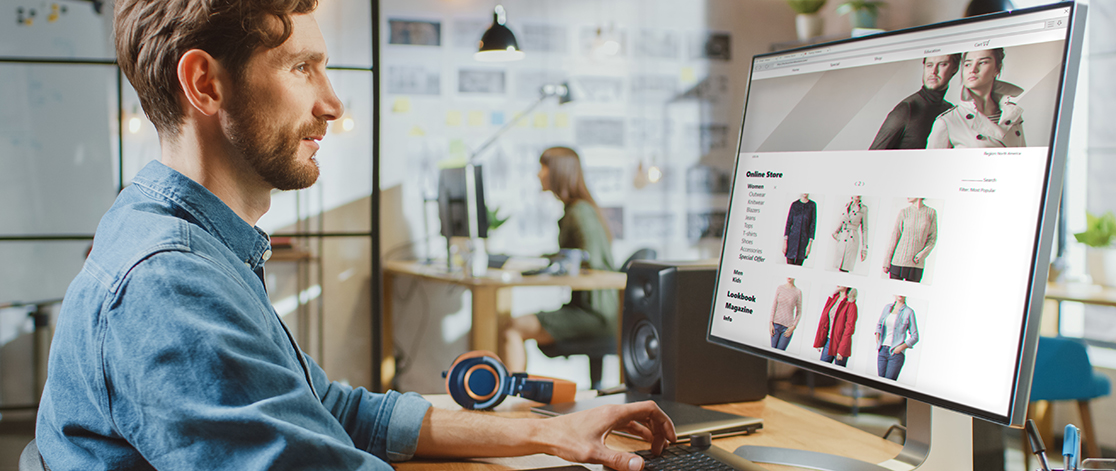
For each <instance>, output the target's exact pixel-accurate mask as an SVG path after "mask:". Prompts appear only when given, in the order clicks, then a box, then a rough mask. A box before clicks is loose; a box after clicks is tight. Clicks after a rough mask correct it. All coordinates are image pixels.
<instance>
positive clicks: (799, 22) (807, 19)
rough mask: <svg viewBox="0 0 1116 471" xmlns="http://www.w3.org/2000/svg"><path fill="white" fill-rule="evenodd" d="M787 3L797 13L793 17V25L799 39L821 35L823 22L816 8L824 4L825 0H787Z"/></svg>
mask: <svg viewBox="0 0 1116 471" xmlns="http://www.w3.org/2000/svg"><path fill="white" fill-rule="evenodd" d="M787 4H788V5H790V7H791V9H792V10H794V12H795V13H797V14H798V15H797V16H795V18H794V26H795V31H796V32H797V33H798V40H799V41H806V40H809V39H810V38H814V37H817V36H821V34H822V27H823V26H825V22H824V21H823V19H822V17H821V15H818V10H821V7H822V6H824V5H825V0H787Z"/></svg>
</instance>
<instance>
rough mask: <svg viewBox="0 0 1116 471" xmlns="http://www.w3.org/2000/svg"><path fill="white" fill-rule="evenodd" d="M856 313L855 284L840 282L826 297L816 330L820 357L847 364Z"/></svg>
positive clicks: (816, 344) (830, 361) (837, 363)
mask: <svg viewBox="0 0 1116 471" xmlns="http://www.w3.org/2000/svg"><path fill="white" fill-rule="evenodd" d="M856 315H857V308H856V288H849V287H847V286H838V287H837V289H836V290H835V291H834V292H833V294H832V295H830V296H829V299H826V301H825V307H823V308H822V313H821V319H819V320H818V330H817V333H816V334H814V348H816V349H818V351H819V352H821V357H820V358H819V359H820V360H821V361H823V362H825V363H833V364H835V365H837V366H845V365H847V364H848V362H849V357H850V356H852V344H853V334H855V333H856Z"/></svg>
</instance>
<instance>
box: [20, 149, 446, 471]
mask: <svg viewBox="0 0 1116 471" xmlns="http://www.w3.org/2000/svg"><path fill="white" fill-rule="evenodd" d="M269 255H270V242H269V240H268V238H267V236H266V234H264V233H263V232H262V231H260V230H259V229H257V228H255V227H252V226H251V225H249V224H248V223H246V222H245V221H244V220H243V219H241V218H240V217H239V216H237V215H236V213H234V212H233V211H232V209H231V208H229V207H228V206H227V205H225V203H224V202H222V201H221V200H220V199H219V198H217V197H216V196H214V195H213V194H212V193H210V192H209V190H207V189H206V188H205V187H203V186H201V185H199V184H198V183H196V182H194V181H193V180H190V179H189V178H188V177H186V176H184V175H182V174H180V173H178V172H176V171H174V170H173V169H171V168H169V167H167V166H165V165H163V164H161V163H159V162H157V161H156V162H151V163H149V164H148V165H147V166H146V167H144V169H143V170H141V171H140V173H139V174H138V175H137V176H136V177H135V178H134V180H133V183H132V185H131V186H129V187H128V188H126V189H125V190H124V191H122V192H121V193H120V195H119V196H118V197H117V199H116V202H115V203H114V204H113V206H112V208H111V209H109V211H108V212H107V213H106V214H105V216H104V218H103V219H102V220H101V223H100V225H99V226H98V228H97V233H96V236H95V239H94V242H93V250H92V251H91V252H90V254H89V257H88V258H87V259H86V261H85V265H84V266H83V268H82V270H81V272H80V273H79V274H78V276H77V277H76V278H75V279H74V281H73V282H72V283H71V284H70V287H69V289H68V290H67V291H66V296H65V300H64V301H63V304H62V309H61V312H60V314H59V317H58V321H57V327H56V330H55V334H54V340H53V343H52V345H51V351H50V359H49V366H48V378H47V383H46V388H45V389H44V391H43V397H42V401H41V404H40V407H39V413H38V419H37V420H38V421H37V428H36V432H35V433H36V441H37V444H38V447H39V450H40V452H41V454H42V455H43V458H44V460H45V461H46V463H47V465H48V466H49V467H50V468H51V469H54V470H56V471H59V470H83V471H91V470H110V469H111V470H119V469H127V470H146V469H161V470H174V469H181V470H202V469H204V470H218V469H236V470H255V469H269V470H271V469H277V470H283V469H315V470H330V469H338V470H340V469H346V470H352V469H361V470H390V469H392V468H391V466H390V465H388V464H387V461H388V460H391V461H401V460H407V459H410V458H411V456H412V455H413V454H414V451H415V447H416V444H417V442H418V434H419V428H420V427H421V425H422V420H423V417H424V416H425V414H426V411H427V410H428V408H429V407H430V404H429V403H428V402H426V401H425V400H424V399H423V398H422V397H421V396H419V395H417V394H414V393H407V394H400V393H398V392H394V391H391V392H388V393H386V394H375V393H371V392H368V391H367V390H365V389H364V388H355V389H354V388H351V387H349V386H346V385H344V384H341V383H338V382H330V381H329V380H328V379H327V378H326V374H325V372H324V371H323V370H322V368H321V367H319V366H318V365H317V364H316V363H315V362H314V361H313V360H312V359H310V358H309V357H308V356H307V355H305V354H304V353H302V351H301V349H299V347H298V345H297V344H296V343H295V340H294V337H292V336H291V334H290V332H289V331H287V329H286V327H285V326H284V325H283V324H282V322H281V321H280V319H279V316H278V314H276V312H275V310H274V309H273V308H272V306H271V303H270V301H269V300H268V297H267V292H266V289H265V287H264V284H263V281H262V274H263V264H264V261H265V258H266V257H267V256H269Z"/></svg>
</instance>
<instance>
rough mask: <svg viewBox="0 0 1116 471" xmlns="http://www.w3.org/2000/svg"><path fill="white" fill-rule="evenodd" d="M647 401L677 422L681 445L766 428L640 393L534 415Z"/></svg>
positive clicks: (541, 410) (568, 404) (550, 408)
mask: <svg viewBox="0 0 1116 471" xmlns="http://www.w3.org/2000/svg"><path fill="white" fill-rule="evenodd" d="M646 400H653V401H655V404H657V405H658V406H659V408H660V409H662V410H663V412H665V413H666V415H667V417H670V420H671V421H672V422H674V431H675V434H676V435H677V436H678V440H679V442H687V441H689V440H690V435H692V434H696V433H710V434H712V436H713V438H721V437H731V436H734V435H747V434H750V433H752V432H755V431H756V430H759V429H761V428H763V419H758V418H755V417H745V416H741V415H736V414H729V413H727V412H718V411H714V410H708V409H703V408H701V407H698V406H693V405H690V404H683V403H680V402H674V401H668V400H666V399H663V398H661V397H658V396H651V395H648V394H643V393H637V392H627V393H624V394H611V395H608V396H598V397H595V398H593V399H588V400H584V401H575V402H564V403H561V404H548V405H545V406H540V407H532V408H531V411H532V412H534V413H536V414H541V415H545V416H548V417H555V416H559V415H566V414H572V413H574V412H581V411H583V410H589V409H592V408H594V407H598V406H604V405H619V404H627V403H630V402H639V401H646ZM612 433H615V434H617V435H621V436H625V437H629V438H635V439H637V440H639V439H640V437H638V436H636V435H633V434H630V433H627V432H620V431H613V432H612Z"/></svg>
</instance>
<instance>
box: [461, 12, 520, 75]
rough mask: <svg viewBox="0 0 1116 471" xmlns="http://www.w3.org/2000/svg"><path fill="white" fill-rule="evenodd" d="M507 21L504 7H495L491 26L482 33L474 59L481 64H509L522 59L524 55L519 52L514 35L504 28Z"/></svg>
mask: <svg viewBox="0 0 1116 471" xmlns="http://www.w3.org/2000/svg"><path fill="white" fill-rule="evenodd" d="M507 20H508V15H507V12H505V11H504V6H503V5H496V10H495V11H494V12H493V13H492V26H490V27H489V28H488V31H485V32H484V36H481V40H480V48H479V49H478V50H477V53H476V54H474V55H473V58H474V59H476V60H478V61H481V62H509V61H517V60H521V59H523V57H524V54H523V51H520V50H519V44H518V43H517V42H516V41H515V35H514V34H512V32H511V30H510V29H508V27H507V26H504V23H506V22H507Z"/></svg>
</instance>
